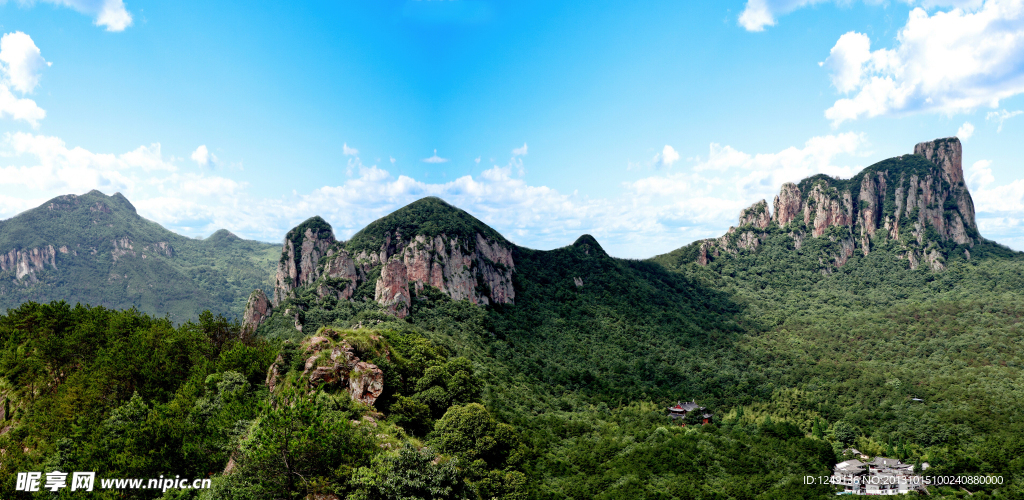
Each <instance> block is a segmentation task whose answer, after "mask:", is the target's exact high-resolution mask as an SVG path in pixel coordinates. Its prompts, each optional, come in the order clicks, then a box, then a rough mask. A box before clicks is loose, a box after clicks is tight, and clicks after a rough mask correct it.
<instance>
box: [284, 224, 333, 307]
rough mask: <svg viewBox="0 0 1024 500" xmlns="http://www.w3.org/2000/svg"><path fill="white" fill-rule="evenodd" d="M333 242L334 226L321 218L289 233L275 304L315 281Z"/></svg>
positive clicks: (301, 225)
mask: <svg viewBox="0 0 1024 500" xmlns="http://www.w3.org/2000/svg"><path fill="white" fill-rule="evenodd" d="M334 242H335V239H334V232H333V231H332V230H331V226H330V225H329V224H327V222H326V221H324V220H323V219H321V218H320V217H312V218H310V219H308V220H306V221H305V222H303V223H302V224H300V225H299V226H297V227H296V228H294V229H292V230H291V231H289V232H288V234H287V235H286V236H285V239H284V248H283V249H282V251H281V261H280V262H279V263H278V265H277V273H276V274H275V275H274V304H280V303H281V301H282V300H284V299H285V298H287V297H288V294H289V293H290V292H291V291H292V290H293V289H295V288H296V287H299V286H302V285H308V284H310V283H312V282H313V281H315V280H316V278H317V264H318V263H319V261H320V258H321V257H323V256H324V255H326V254H327V249H328V248H330V246H331V245H332V244H334Z"/></svg>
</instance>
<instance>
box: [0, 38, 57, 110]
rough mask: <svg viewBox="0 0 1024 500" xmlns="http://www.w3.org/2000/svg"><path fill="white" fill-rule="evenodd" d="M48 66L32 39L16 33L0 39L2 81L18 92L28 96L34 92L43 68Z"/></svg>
mask: <svg viewBox="0 0 1024 500" xmlns="http://www.w3.org/2000/svg"><path fill="white" fill-rule="evenodd" d="M49 65H50V63H48V62H46V60H45V59H43V56H42V55H41V54H40V52H39V47H36V44H35V42H33V41H32V37H30V36H28V35H26V34H24V33H22V32H20V31H16V32H14V33H7V34H5V35H4V36H3V37H2V38H0V71H2V75H3V81H4V83H5V84H8V85H10V86H11V88H13V89H15V90H17V91H18V92H21V93H22V94H28V93H30V92H32V91H33V90H35V88H36V86H37V85H39V77H40V76H41V73H42V70H43V68H45V67H47V66H49Z"/></svg>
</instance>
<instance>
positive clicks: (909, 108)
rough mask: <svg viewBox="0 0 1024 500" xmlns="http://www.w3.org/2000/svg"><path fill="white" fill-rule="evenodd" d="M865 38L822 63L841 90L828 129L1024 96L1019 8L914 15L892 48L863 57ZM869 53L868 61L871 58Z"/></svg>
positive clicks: (1013, 2)
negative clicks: (865, 118)
mask: <svg viewBox="0 0 1024 500" xmlns="http://www.w3.org/2000/svg"><path fill="white" fill-rule="evenodd" d="M865 41H867V36H866V35H862V34H859V33H852V32H851V33H847V34H845V35H843V36H842V37H840V39H839V41H838V42H837V43H836V45H835V46H834V47H833V48H832V53H831V54H830V55H829V58H828V59H827V60H826V64H827V65H828V66H829V69H830V70H831V72H832V81H833V84H834V85H836V88H837V89H839V90H840V91H841V92H844V93H846V92H852V91H856V95H854V96H853V97H851V98H844V99H840V100H838V101H836V102H835V104H834V105H833V106H832V107H831V108H829V109H828V110H826V111H825V117H826V118H828V119H829V120H831V121H832V125H833V126H834V127H835V126H838V125H839V124H841V123H843V122H845V121H848V120H855V119H857V118H860V117H862V116H868V117H872V116H879V115H885V114H893V113H902V112H914V111H925V112H940V113H945V114H948V115H952V114H955V113H960V112H968V111H971V110H973V109H975V108H978V107H981V106H990V107H996V106H998V105H999V101H1000V100H1002V99H1006V98H1008V97H1011V96H1014V95H1017V94H1020V93H1024V70H1022V66H1021V63H1020V61H1021V60H1022V59H1024V4H1022V2H1021V0H988V1H986V2H985V3H984V4H983V5H982V6H981V8H980V9H979V10H977V11H970V10H962V9H959V8H956V9H953V10H951V11H949V12H936V13H935V14H933V15H929V14H928V13H927V12H926V11H925V10H924V9H922V8H915V9H914V10H913V11H911V13H910V16H909V18H908V20H907V24H906V25H905V26H904V27H903V28H902V29H901V30H900V32H899V34H898V35H897V42H896V47H895V48H893V49H879V50H876V51H874V52H869V53H868V54H867V55H866V54H865V49H866V48H867V47H865V45H864V42H865ZM868 55H869V56H870V57H868Z"/></svg>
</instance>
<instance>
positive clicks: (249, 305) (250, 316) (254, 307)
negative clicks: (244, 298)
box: [242, 290, 272, 336]
mask: <svg viewBox="0 0 1024 500" xmlns="http://www.w3.org/2000/svg"><path fill="white" fill-rule="evenodd" d="M271 311H272V307H271V305H270V300H269V299H267V296H266V294H264V293H263V290H255V291H254V292H252V293H251V294H249V301H248V302H246V304H245V313H244V314H243V315H242V335H243V336H249V335H252V334H253V333H255V332H256V328H257V327H259V326H260V323H262V322H263V320H265V319H267V317H268V316H270V313H271Z"/></svg>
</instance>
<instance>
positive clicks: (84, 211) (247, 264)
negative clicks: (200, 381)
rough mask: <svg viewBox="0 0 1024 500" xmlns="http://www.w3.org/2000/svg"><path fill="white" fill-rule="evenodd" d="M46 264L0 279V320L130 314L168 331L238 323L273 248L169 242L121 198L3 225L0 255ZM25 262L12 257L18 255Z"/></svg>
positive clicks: (84, 200)
mask: <svg viewBox="0 0 1024 500" xmlns="http://www.w3.org/2000/svg"><path fill="white" fill-rule="evenodd" d="M33 250H35V251H36V252H40V253H43V254H45V253H49V254H50V255H52V262H50V261H49V259H46V258H44V259H43V262H39V263H38V265H30V266H29V270H30V271H31V272H29V273H27V274H23V275H21V276H19V271H18V268H17V265H13V266H11V267H10V268H9V269H6V270H3V271H0V310H6V309H8V308H13V307H17V306H18V305H19V304H21V303H23V302H25V301H29V300H31V301H36V302H49V301H51V300H63V301H65V302H68V303H70V304H76V303H83V304H91V305H101V306H104V307H108V308H113V309H127V308H130V307H135V308H137V309H138V310H140V311H142V312H145V313H148V314H151V315H155V316H164V315H165V314H166V315H169V317H170V318H171V320H172V321H174V322H175V323H181V322H184V321H186V320H190V319H191V320H195V319H196V318H197V317H198V314H199V312H200V311H203V310H210V311H212V312H214V313H215V314H221V315H225V316H227V317H232V316H236V315H240V314H241V311H242V310H243V309H244V307H245V300H246V298H247V297H248V296H249V292H251V291H252V290H253V289H254V288H269V287H270V286H271V285H272V283H273V282H272V281H271V274H272V272H273V269H274V265H275V264H276V262H277V256H278V252H279V247H278V246H277V245H271V244H268V243H262V242H257V241H250V240H243V239H241V238H239V237H237V236H235V235H233V234H231V233H230V232H228V231H226V230H220V231H217V232H215V233H214V234H212V235H211V236H210V237H208V238H206V239H204V240H195V239H191V238H186V237H184V236H180V235H178V234H175V233H173V232H171V231H168V230H167V229H164V228H163V227H162V226H160V225H159V224H157V223H155V222H152V221H149V220H146V219H144V218H142V217H141V216H139V215H138V213H136V211H135V207H133V206H132V204H131V203H130V202H129V201H128V200H127V199H126V198H125V197H124V196H122V195H121V194H120V193H118V194H115V195H113V196H106V195H104V194H103V193H100V192H99V191H91V192H89V193H86V194H84V195H82V196H74V195H68V196H60V197H57V198H54V199H53V200H50V201H49V202H47V203H45V204H43V205H42V206H40V207H37V208H34V209H32V210H28V211H26V212H24V213H21V214H19V215H17V216H15V217H13V218H11V219H7V220H4V221H0V254H8V255H14V256H15V257H14V258H13V260H14V261H15V262H16V261H18V260H22V261H25V260H26V259H27V257H26V256H25V254H29V253H30V252H32V251H33ZM19 252H20V253H21V254H22V255H20V256H19V255H18V253H19Z"/></svg>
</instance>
